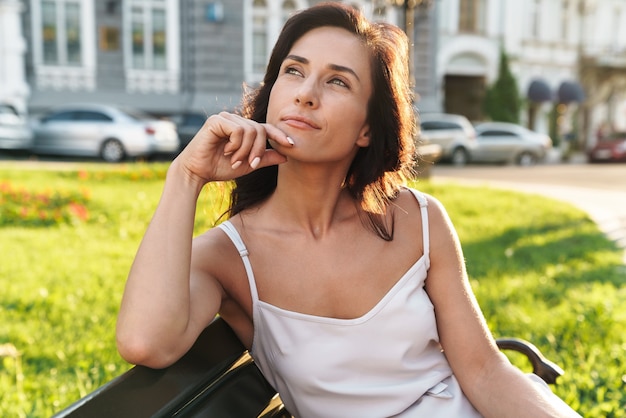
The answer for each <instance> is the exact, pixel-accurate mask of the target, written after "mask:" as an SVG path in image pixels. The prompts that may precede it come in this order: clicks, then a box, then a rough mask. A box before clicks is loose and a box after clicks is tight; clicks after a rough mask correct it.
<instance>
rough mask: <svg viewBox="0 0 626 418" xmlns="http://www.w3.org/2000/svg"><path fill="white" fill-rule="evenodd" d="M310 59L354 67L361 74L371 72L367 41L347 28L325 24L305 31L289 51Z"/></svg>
mask: <svg viewBox="0 0 626 418" xmlns="http://www.w3.org/2000/svg"><path fill="white" fill-rule="evenodd" d="M289 53H290V54H293V55H298V56H302V57H304V58H307V59H309V60H313V59H315V60H316V61H320V62H324V63H327V64H335V65H341V66H347V67H350V68H352V69H353V70H354V71H355V72H357V74H359V76H361V75H363V76H365V75H369V74H370V59H369V58H370V53H369V50H368V48H367V46H366V45H365V43H364V42H363V41H362V40H361V39H359V37H357V36H356V35H354V34H353V33H350V32H349V31H347V30H346V29H342V28H337V27H332V26H323V27H319V28H315V29H312V30H310V31H309V32H307V33H305V34H304V35H302V37H300V38H299V39H298V40H297V41H296V42H295V43H294V44H293V46H292V47H291V51H290V52H289Z"/></svg>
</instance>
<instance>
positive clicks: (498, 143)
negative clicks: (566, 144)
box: [471, 122, 552, 166]
mask: <svg viewBox="0 0 626 418" xmlns="http://www.w3.org/2000/svg"><path fill="white" fill-rule="evenodd" d="M476 140H477V143H478V147H477V148H476V149H474V150H473V151H472V154H471V161H472V162H481V163H509V164H519V165H523V166H528V165H533V164H536V163H538V162H540V161H542V160H543V159H544V158H545V157H546V155H547V153H548V150H550V149H551V148H552V139H551V138H550V137H549V136H548V135H545V134H540V133H538V132H534V131H531V130H530V129H527V128H524V127H523V126H520V125H517V124H514V123H505V122H485V123H480V124H478V125H476Z"/></svg>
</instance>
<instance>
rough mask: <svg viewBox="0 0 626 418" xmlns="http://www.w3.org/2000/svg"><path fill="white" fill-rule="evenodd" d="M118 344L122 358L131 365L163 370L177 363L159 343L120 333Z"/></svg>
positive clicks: (117, 336) (117, 338)
mask: <svg viewBox="0 0 626 418" xmlns="http://www.w3.org/2000/svg"><path fill="white" fill-rule="evenodd" d="M116 344H117V351H118V352H119V354H120V356H121V357H122V358H123V359H124V360H125V361H127V362H128V363H130V364H135V365H140V366H146V367H150V368H151V369H163V368H165V367H168V366H170V365H171V364H173V363H174V362H175V361H176V359H173V358H171V357H170V356H168V355H167V353H165V352H163V350H162V349H160V346H159V344H158V343H154V342H151V341H150V340H149V339H147V338H142V337H141V336H139V335H133V336H127V335H124V334H123V333H120V332H119V331H118V333H117V335H116Z"/></svg>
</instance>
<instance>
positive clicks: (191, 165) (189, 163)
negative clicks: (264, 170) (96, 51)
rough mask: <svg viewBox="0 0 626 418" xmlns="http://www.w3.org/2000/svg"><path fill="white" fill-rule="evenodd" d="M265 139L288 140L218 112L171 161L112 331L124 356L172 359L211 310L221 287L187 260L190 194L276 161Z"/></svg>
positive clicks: (137, 360) (155, 362) (151, 362)
mask: <svg viewBox="0 0 626 418" xmlns="http://www.w3.org/2000/svg"><path fill="white" fill-rule="evenodd" d="M267 138H271V139H273V140H274V141H275V142H276V143H278V144H281V145H284V146H291V142H290V140H289V139H288V138H287V137H286V136H285V134H284V133H282V132H281V131H279V130H278V129H276V128H275V127H273V126H271V125H266V124H259V123H256V122H253V121H250V120H247V119H244V118H242V117H239V116H237V115H233V114H228V113H220V114H219V115H214V116H211V117H210V118H208V119H207V121H206V123H205V124H204V126H203V127H202V129H201V130H200V131H199V132H198V134H196V136H195V138H194V139H193V140H192V141H191V143H190V144H189V145H188V146H187V147H186V148H185V149H184V150H183V152H182V153H181V154H180V155H179V156H178V157H177V158H176V159H175V160H174V161H173V162H172V164H171V166H170V168H169V169H168V172H167V176H166V179H165V185H164V188H163V193H162V196H161V199H160V201H159V204H158V206H157V209H156V211H155V213H154V216H153V218H152V220H151V222H150V224H149V226H148V228H147V231H146V233H145V236H144V237H143V240H142V242H141V244H140V246H139V249H138V251H137V255H136V257H135V260H134V262H133V265H132V267H131V270H130V273H129V275H128V280H127V282H126V288H125V290H124V295H123V298H122V303H121V307H120V312H119V316H118V321H117V330H116V337H117V345H118V350H119V352H120V354H121V355H122V357H124V359H126V360H127V361H129V362H131V363H134V364H142V365H146V366H150V367H154V368H160V367H165V366H167V365H169V364H171V363H173V362H174V361H176V360H177V359H178V358H179V357H181V356H182V355H183V354H184V353H185V352H186V351H187V350H188V349H189V348H190V347H191V345H192V344H193V342H194V341H195V340H196V338H197V336H198V335H199V334H200V332H201V331H202V330H203V329H204V327H205V326H206V325H207V324H208V323H209V322H210V321H211V320H212V319H213V318H214V317H215V315H216V313H217V312H218V311H219V309H220V304H221V301H222V298H223V297H224V291H223V289H222V287H221V285H220V283H219V280H218V277H215V274H213V272H212V270H211V269H210V267H209V268H207V267H206V266H204V267H203V269H198V268H193V269H192V265H191V254H192V237H193V226H194V219H195V211H196V204H197V199H198V196H199V194H200V191H201V190H202V188H203V186H204V185H205V184H206V183H208V182H211V181H225V180H231V179H234V178H236V177H238V176H241V175H244V174H246V173H248V172H250V171H252V170H254V169H256V168H260V167H264V166H268V165H275V164H280V163H282V162H284V161H285V157H284V156H283V155H281V154H279V153H278V152H276V151H274V150H266V149H265V143H266V139H267ZM209 256H210V255H209Z"/></svg>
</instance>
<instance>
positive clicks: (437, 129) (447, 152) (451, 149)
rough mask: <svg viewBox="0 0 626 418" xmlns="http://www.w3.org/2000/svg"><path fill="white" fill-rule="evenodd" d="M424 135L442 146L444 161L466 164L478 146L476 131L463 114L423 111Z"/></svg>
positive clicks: (420, 117)
mask: <svg viewBox="0 0 626 418" xmlns="http://www.w3.org/2000/svg"><path fill="white" fill-rule="evenodd" d="M419 122H420V127H421V130H422V135H424V137H426V138H428V140H429V141H430V142H432V143H433V144H438V145H440V146H441V148H442V155H441V160H442V161H449V162H452V163H453V164H454V165H459V166H461V165H465V164H467V163H468V162H469V160H470V155H471V154H472V151H473V150H474V148H475V147H476V131H475V130H474V126H473V125H472V124H471V122H470V121H469V120H468V119H467V118H466V117H465V116H462V115H454V114H450V113H422V114H420V115H419Z"/></svg>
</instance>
